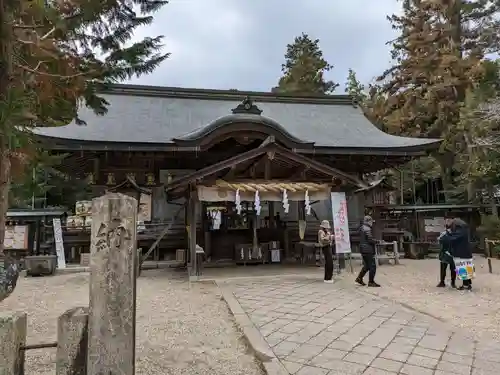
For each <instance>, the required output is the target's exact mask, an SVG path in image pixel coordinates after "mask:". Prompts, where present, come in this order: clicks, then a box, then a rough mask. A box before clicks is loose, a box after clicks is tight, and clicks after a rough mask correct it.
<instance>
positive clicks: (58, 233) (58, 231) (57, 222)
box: [52, 218, 66, 269]
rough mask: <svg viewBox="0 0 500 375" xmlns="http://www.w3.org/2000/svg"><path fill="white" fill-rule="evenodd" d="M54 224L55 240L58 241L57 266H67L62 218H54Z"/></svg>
mask: <svg viewBox="0 0 500 375" xmlns="http://www.w3.org/2000/svg"><path fill="white" fill-rule="evenodd" d="M52 224H53V227H54V241H55V243H56V254H57V268H59V269H61V268H66V257H65V255H64V242H63V233H62V227H61V219H59V218H54V219H52Z"/></svg>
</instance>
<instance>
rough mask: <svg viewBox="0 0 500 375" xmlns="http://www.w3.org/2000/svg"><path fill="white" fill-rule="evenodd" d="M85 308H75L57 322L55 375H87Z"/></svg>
mask: <svg viewBox="0 0 500 375" xmlns="http://www.w3.org/2000/svg"><path fill="white" fill-rule="evenodd" d="M88 318H89V309H88V308H87V307H75V308H73V309H71V310H68V311H66V312H65V313H64V314H62V315H61V316H60V317H59V319H58V321H57V353H56V375H87V349H88V348H87V346H88V340H87V338H88Z"/></svg>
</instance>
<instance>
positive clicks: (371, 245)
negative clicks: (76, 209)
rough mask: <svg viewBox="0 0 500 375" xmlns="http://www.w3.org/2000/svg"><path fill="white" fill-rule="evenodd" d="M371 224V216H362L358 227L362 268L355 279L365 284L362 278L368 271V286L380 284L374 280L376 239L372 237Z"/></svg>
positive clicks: (375, 271)
mask: <svg viewBox="0 0 500 375" xmlns="http://www.w3.org/2000/svg"><path fill="white" fill-rule="evenodd" d="M372 226H373V219H372V217H371V216H365V217H364V218H363V223H362V224H361V226H360V227H359V235H360V240H359V252H360V253H361V256H362V258H363V268H362V269H361V272H360V273H359V275H358V277H357V278H356V280H355V281H356V283H358V284H359V285H363V286H364V285H366V284H365V282H364V281H363V278H364V277H365V275H366V273H368V286H370V287H380V285H379V284H377V283H376V282H375V274H376V273H377V265H376V263H375V252H376V249H375V246H376V245H377V240H375V238H374V237H373V232H372Z"/></svg>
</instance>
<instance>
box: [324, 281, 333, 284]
mask: <svg viewBox="0 0 500 375" xmlns="http://www.w3.org/2000/svg"><path fill="white" fill-rule="evenodd" d="M324 282H325V283H326V284H333V280H324Z"/></svg>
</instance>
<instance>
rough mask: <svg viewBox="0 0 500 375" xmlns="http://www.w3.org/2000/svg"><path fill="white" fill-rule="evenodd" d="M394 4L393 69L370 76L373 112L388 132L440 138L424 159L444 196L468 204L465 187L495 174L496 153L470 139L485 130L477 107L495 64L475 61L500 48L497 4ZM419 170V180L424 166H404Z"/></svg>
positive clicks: (491, 92)
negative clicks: (373, 91)
mask: <svg viewBox="0 0 500 375" xmlns="http://www.w3.org/2000/svg"><path fill="white" fill-rule="evenodd" d="M402 6H403V12H402V14H398V15H393V16H390V17H389V20H390V22H391V24H392V26H393V28H394V29H395V30H397V31H398V32H399V35H398V37H397V38H396V39H395V40H393V41H392V42H391V45H392V58H393V62H394V63H393V66H392V67H391V68H390V69H388V70H387V71H385V72H384V73H383V74H382V75H381V76H380V77H379V78H378V84H377V91H378V98H379V100H380V102H381V105H379V106H378V107H377V108H376V110H375V111H374V113H375V115H376V117H377V118H378V119H379V121H381V122H383V123H384V128H385V130H387V131H388V132H390V133H392V134H398V135H410V136H419V137H433V138H442V139H444V142H443V143H442V147H441V149H440V151H439V152H438V153H434V154H433V155H432V156H433V157H434V158H435V159H436V161H437V163H438V164H439V167H440V173H439V174H440V176H441V177H442V179H443V183H444V184H445V191H446V192H452V193H453V194H454V195H456V196H463V197H464V199H466V200H469V201H470V200H471V197H472V188H471V187H472V186H473V185H476V186H481V185H482V186H484V180H489V181H492V180H493V178H494V176H496V175H497V172H498V170H497V166H496V165H495V162H494V160H496V159H497V153H496V151H495V150H493V149H492V148H491V147H490V148H489V149H488V150H487V152H486V148H484V147H477V141H478V140H479V139H481V138H482V137H483V136H484V134H486V133H488V131H489V130H490V129H492V126H493V125H492V122H491V121H490V120H488V121H486V120H485V116H484V111H483V110H482V109H481V107H482V106H483V105H484V104H485V103H486V102H488V100H490V98H492V97H494V96H495V95H496V93H497V92H498V88H497V86H498V82H499V81H498V74H497V72H498V66H497V65H496V63H495V62H492V61H489V60H484V59H483V56H484V55H485V54H487V53H491V52H494V51H498V47H499V46H500V44H499V43H498V41H499V39H498V38H499V36H500V34H499V33H498V30H499V26H500V18H499V17H498V16H499V15H500V2H499V1H498V0H467V1H466V0H457V1H451V2H450V1H446V0H434V1H425V2H424V1H420V0H403V1H402ZM419 164H421V167H422V168H421V169H422V171H423V172H424V173H422V176H423V177H427V176H428V175H429V173H426V172H425V171H426V170H428V168H429V167H430V166H429V165H427V164H428V162H427V161H425V162H424V161H417V164H416V165H415V164H413V165H412V168H414V169H419V168H416V167H417V166H418V165H419ZM407 169H408V167H403V170H404V171H407ZM430 169H431V170H432V171H433V173H432V174H434V172H435V171H436V168H434V167H432V168H430ZM457 172H458V173H457ZM455 176H458V178H456V179H455ZM419 178H420V177H419ZM454 179H455V181H454ZM457 185H458V188H455V187H456V186H457ZM465 193H466V194H465ZM448 197H449V196H448Z"/></svg>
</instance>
